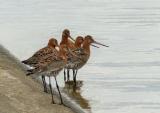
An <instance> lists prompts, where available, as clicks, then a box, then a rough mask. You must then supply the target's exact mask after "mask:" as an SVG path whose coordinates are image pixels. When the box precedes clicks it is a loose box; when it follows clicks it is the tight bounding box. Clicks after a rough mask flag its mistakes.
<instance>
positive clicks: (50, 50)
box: [22, 38, 58, 92]
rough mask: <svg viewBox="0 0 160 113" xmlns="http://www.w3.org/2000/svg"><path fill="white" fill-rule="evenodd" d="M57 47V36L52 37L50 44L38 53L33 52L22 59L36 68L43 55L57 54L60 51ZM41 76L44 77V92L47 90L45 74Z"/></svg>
mask: <svg viewBox="0 0 160 113" xmlns="http://www.w3.org/2000/svg"><path fill="white" fill-rule="evenodd" d="M56 47H58V41H57V40H56V39H55V38H50V39H49V41H48V45H47V46H46V47H44V48H42V49H40V50H38V51H37V52H36V53H34V54H33V56H32V57H30V58H28V59H27V60H24V61H22V63H24V64H26V65H29V66H31V67H33V68H34V67H35V66H36V65H37V64H38V62H39V61H40V60H41V58H42V57H45V56H47V55H49V54H51V53H52V54H54V55H56V54H57V53H58V50H57V49H56ZM41 77H42V82H43V87H44V92H47V86H46V80H45V76H44V75H42V76H41Z"/></svg>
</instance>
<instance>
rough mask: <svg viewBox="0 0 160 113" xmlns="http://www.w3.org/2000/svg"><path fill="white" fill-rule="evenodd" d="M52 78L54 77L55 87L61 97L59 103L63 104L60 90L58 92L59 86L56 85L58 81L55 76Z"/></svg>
mask: <svg viewBox="0 0 160 113" xmlns="http://www.w3.org/2000/svg"><path fill="white" fill-rule="evenodd" d="M54 78H55V81H56V87H57V90H58V92H59V96H60V99H61V104H63V100H62V95H61V92H60V90H59V86H58V83H57V79H56V77H54Z"/></svg>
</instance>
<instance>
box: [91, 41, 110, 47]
mask: <svg viewBox="0 0 160 113" xmlns="http://www.w3.org/2000/svg"><path fill="white" fill-rule="evenodd" d="M94 43H95V44H98V45H101V46H104V47H109V46H107V45H104V44H101V43H99V42H96V41H94Z"/></svg>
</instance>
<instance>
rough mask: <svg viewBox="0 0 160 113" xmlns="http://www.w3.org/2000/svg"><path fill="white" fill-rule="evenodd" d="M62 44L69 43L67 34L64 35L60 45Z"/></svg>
mask: <svg viewBox="0 0 160 113" xmlns="http://www.w3.org/2000/svg"><path fill="white" fill-rule="evenodd" d="M62 44H66V45H68V37H67V36H64V35H62V41H61V43H60V45H62Z"/></svg>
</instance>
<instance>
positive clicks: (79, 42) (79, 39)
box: [64, 36, 84, 81]
mask: <svg viewBox="0 0 160 113" xmlns="http://www.w3.org/2000/svg"><path fill="white" fill-rule="evenodd" d="M83 41H84V39H83V37H82V36H77V38H76V40H75V43H74V45H72V47H71V48H70V49H71V50H75V49H78V48H81V46H82V43H83ZM68 55H71V54H68ZM70 57H71V56H70ZM68 61H69V62H68V63H67V64H66V66H65V68H64V81H66V72H65V70H66V69H67V81H69V80H70V74H69V71H70V69H72V66H71V65H70V61H71V60H68ZM72 61H73V60H72Z"/></svg>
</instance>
